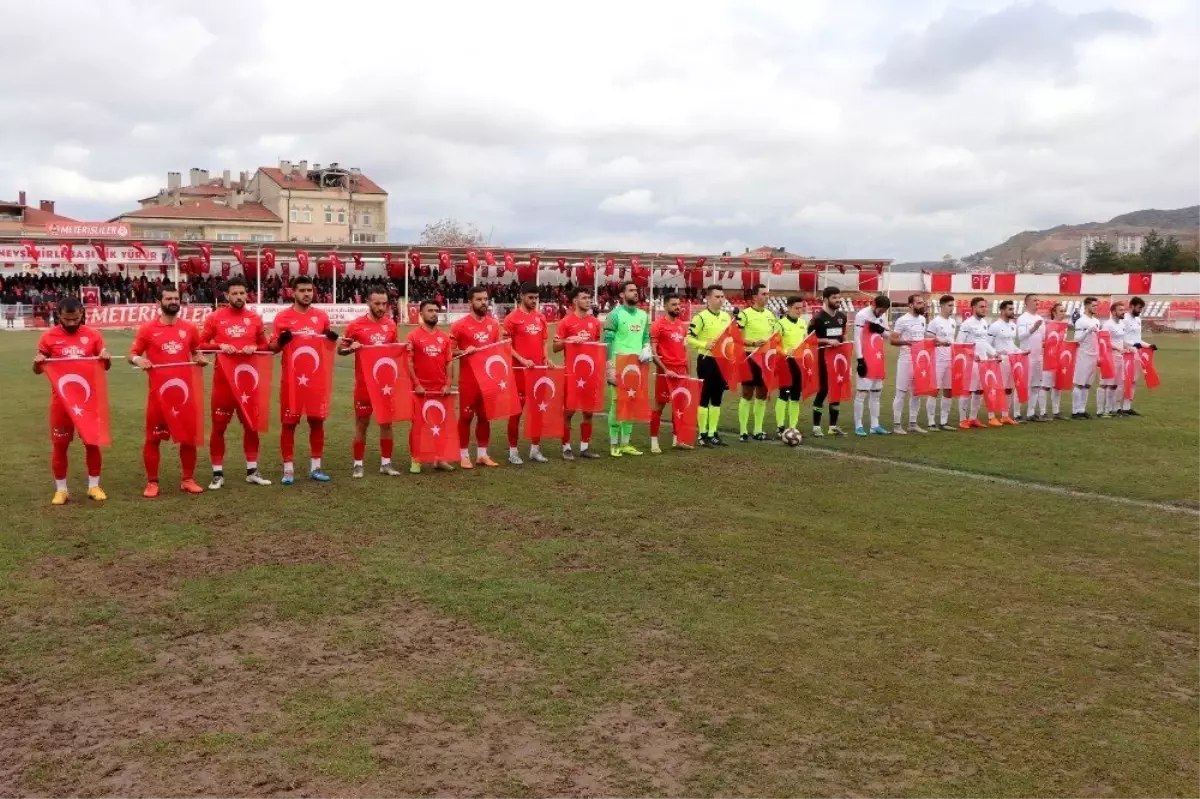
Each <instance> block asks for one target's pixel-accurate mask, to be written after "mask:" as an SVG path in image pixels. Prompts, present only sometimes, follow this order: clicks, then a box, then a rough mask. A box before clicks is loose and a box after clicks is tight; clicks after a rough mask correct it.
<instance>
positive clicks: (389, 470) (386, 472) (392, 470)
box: [379, 463, 400, 477]
mask: <svg viewBox="0 0 1200 799" xmlns="http://www.w3.org/2000/svg"><path fill="white" fill-rule="evenodd" d="M379 473H380V474H382V475H383V476H384V477H399V476H400V470H399V469H397V468H396V467H395V466H393V465H392V464H390V463H385V464H383V465H381V466H380V467H379Z"/></svg>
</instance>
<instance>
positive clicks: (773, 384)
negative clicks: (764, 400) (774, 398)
mask: <svg viewBox="0 0 1200 799" xmlns="http://www.w3.org/2000/svg"><path fill="white" fill-rule="evenodd" d="M782 349H783V336H782V335H780V334H779V333H778V332H776V333H775V334H773V335H772V336H771V337H770V338H769V339H767V343H766V344H763V345H762V346H761V347H759V348H758V349H756V350H755V351H754V354H753V355H751V356H750V360H751V361H753V362H754V363H756V364H757V365H758V370H759V372H761V373H762V377H763V385H765V386H766V387H767V391H768V392H770V391H778V390H779V387H780V386H781V385H783V380H782V378H787V385H791V384H792V374H791V372H790V371H789V370H788V368H787V358H784V357H782V355H781V350H782ZM781 367H782V369H781ZM781 371H782V375H781V374H780V372H781Z"/></svg>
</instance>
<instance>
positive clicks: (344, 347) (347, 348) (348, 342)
mask: <svg viewBox="0 0 1200 799" xmlns="http://www.w3.org/2000/svg"><path fill="white" fill-rule="evenodd" d="M357 332H358V331H357V329H356V328H355V327H354V322H351V323H350V324H348V325H347V326H346V334H345V335H344V336H342V337H341V338H340V339H338V343H337V354H338V355H349V354H350V353H352V352H354V351H355V350H358V349H362V343H361V342H359V341H358V340H357V339H355V338H354V336H355V334H356V333H357ZM355 344H357V345H358V346H357V347H356V346H354V345H355Z"/></svg>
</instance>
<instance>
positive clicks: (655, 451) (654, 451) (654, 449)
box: [650, 441, 662, 455]
mask: <svg viewBox="0 0 1200 799" xmlns="http://www.w3.org/2000/svg"><path fill="white" fill-rule="evenodd" d="M650 454H651V455H661V454H662V447H660V446H659V445H658V442H657V441H655V442H654V443H653V444H651V445H650Z"/></svg>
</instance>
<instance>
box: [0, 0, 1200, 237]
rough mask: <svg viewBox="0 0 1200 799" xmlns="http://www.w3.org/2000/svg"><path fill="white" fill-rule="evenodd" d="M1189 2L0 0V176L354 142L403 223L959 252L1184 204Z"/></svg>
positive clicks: (325, 154)
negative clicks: (456, 222)
mask: <svg viewBox="0 0 1200 799" xmlns="http://www.w3.org/2000/svg"><path fill="white" fill-rule="evenodd" d="M1197 6H1198V4H1197V3H1196V2H1195V0H1114V1H1113V2H1090V1H1086V0H1055V2H1033V3H1010V2H1006V0H994V1H993V0H969V1H968V2H945V1H944V0H940V1H934V0H905V2H889V1H888V0H804V2H798V1H796V0H793V1H792V2H788V0H778V1H776V0H729V2H717V1H715V0H713V1H710V0H680V1H678V2H676V0H637V1H636V2H633V1H627V0H608V1H607V2H604V3H588V4H580V3H564V2H561V1H559V0H555V1H554V2H551V1H550V0H547V1H546V2H532V1H531V0H530V1H526V0H508V1H507V2H482V0H480V2H455V1H454V0H439V2H436V3H434V2H428V3H409V2H403V3H401V2H382V0H381V1H380V2H364V1H361V0H360V1H358V2H340V3H339V2H328V1H327V0H326V1H325V2H305V1H304V0H261V1H258V0H204V1H203V2H182V1H179V2H162V1H161V0H43V1H42V2H29V3H4V4H3V7H2V8H0V22H2V23H3V27H4V29H5V30H6V34H5V37H4V46H5V55H6V56H7V61H8V63H9V64H10V65H11V66H10V69H9V71H8V78H7V79H6V80H4V81H2V82H0V100H2V101H3V109H4V114H3V118H2V119H3V122H2V123H0V124H2V125H3V135H2V136H0V142H3V145H2V148H0V198H5V199H11V198H15V197H16V194H17V192H18V190H21V189H24V190H27V191H28V192H29V197H30V201H31V202H34V201H36V200H38V199H43V198H46V199H54V200H57V201H58V208H59V210H60V212H62V213H64V214H66V215H68V216H73V217H75V218H79V219H84V220H92V219H102V218H108V217H111V216H113V215H115V214H118V213H120V212H121V211H123V210H127V209H130V208H133V207H136V200H137V199H138V198H139V197H143V196H146V195H148V194H151V193H153V192H154V191H156V190H157V189H158V187H159V186H161V185H163V184H164V183H165V180H166V177H165V175H166V172H167V171H168V170H177V171H180V172H183V173H184V180H185V181H186V180H187V170H188V168H189V167H193V166H199V167H205V168H208V169H209V170H210V171H211V172H213V173H215V174H219V172H220V170H221V169H222V168H230V169H232V170H233V171H234V173H235V174H236V173H237V172H238V171H240V170H242V169H253V168H254V167H257V166H260V165H270V164H274V163H276V162H277V161H278V159H279V158H281V157H282V158H288V159H290V160H293V161H298V160H301V159H308V161H309V162H310V163H311V162H320V163H328V162H331V161H337V162H339V163H341V164H342V165H343V166H357V167H360V168H362V170H363V171H364V172H365V173H366V174H368V175H370V176H371V177H372V178H373V179H375V180H376V181H378V182H379V183H381V184H382V185H383V186H384V187H385V188H386V189H387V190H388V191H389V193H390V195H391V203H390V204H391V221H392V230H391V236H392V239H393V240H396V241H410V240H413V239H415V236H416V233H417V232H418V231H419V230H420V228H421V227H422V226H423V225H424V223H426V222H428V221H432V220H435V219H437V218H439V217H443V216H454V217H457V218H458V219H460V220H462V221H465V222H473V223H475V224H476V225H478V226H479V227H480V228H481V229H482V230H483V231H484V232H485V233H486V232H488V231H492V241H493V243H495V244H497V245H505V244H509V245H544V246H547V247H554V246H561V247H575V248H587V249H597V250H603V249H631V248H634V249H641V250H650V251H655V250H661V251H684V252H719V251H721V250H726V249H730V250H734V251H735V252H737V251H740V250H741V248H742V247H744V246H750V247H755V246H759V245H762V244H772V245H785V246H787V247H788V248H789V249H792V250H794V251H799V252H801V253H804V254H807V255H815V256H829V257H889V258H896V259H898V260H913V259H928V258H938V257H940V256H941V255H942V254H943V253H952V254H955V255H964V254H967V253H970V252H973V251H975V250H978V249H981V248H984V247H987V246H991V245H993V244H995V243H998V242H999V241H1001V240H1003V239H1004V238H1007V237H1008V236H1010V235H1012V234H1013V233H1016V232H1018V231H1020V230H1022V229H1030V228H1043V227H1048V226H1051V225H1055V224H1059V223H1064V222H1082V221H1091V220H1098V219H1108V218H1109V217H1112V216H1114V215H1116V214H1119V213H1124V212H1126V211H1131V210H1135V209H1138V208H1146V207H1158V208H1174V207H1179V206H1183V205H1189V204H1193V203H1196V202H1197V198H1198V196H1200V186H1198V181H1200V178H1198V175H1200V113H1198V111H1200V85H1198V84H1200V56H1198V55H1197V52H1198V51H1200V48H1196V47H1195V43H1196V41H1197V31H1198V28H1200V19H1198V12H1197ZM582 8H586V9H588V11H587V12H586V13H584V12H581V11H579V9H582Z"/></svg>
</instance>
